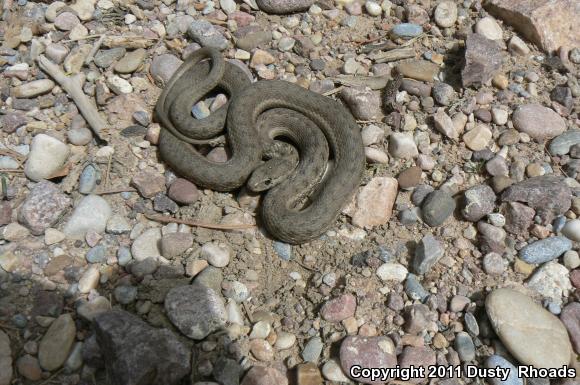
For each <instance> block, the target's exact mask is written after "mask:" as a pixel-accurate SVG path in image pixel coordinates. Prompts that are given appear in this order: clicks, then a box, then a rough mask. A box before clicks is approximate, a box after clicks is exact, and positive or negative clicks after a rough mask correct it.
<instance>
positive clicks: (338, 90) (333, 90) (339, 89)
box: [322, 86, 344, 96]
mask: <svg viewBox="0 0 580 385" xmlns="http://www.w3.org/2000/svg"><path fill="white" fill-rule="evenodd" d="M343 88H344V86H339V87H337V88H334V89H332V90H330V91H326V92H325V93H323V94H322V95H324V96H330V95H334V94H336V93H337V92H340V91H341V90H342V89H343Z"/></svg>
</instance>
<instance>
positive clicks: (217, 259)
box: [200, 242, 234, 268]
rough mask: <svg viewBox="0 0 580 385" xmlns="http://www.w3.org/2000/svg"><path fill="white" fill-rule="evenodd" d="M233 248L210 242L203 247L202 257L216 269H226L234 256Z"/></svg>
mask: <svg viewBox="0 0 580 385" xmlns="http://www.w3.org/2000/svg"><path fill="white" fill-rule="evenodd" d="M233 252H234V251H233V250H232V248H231V247H230V246H229V245H227V244H225V243H217V242H209V243H206V244H204V245H203V246H202V247H201V253H200V257H201V258H203V259H205V260H207V261H208V262H209V264H210V265H212V266H215V267H220V268H221V267H226V266H227V265H228V264H229V263H230V258H231V257H232V254H233Z"/></svg>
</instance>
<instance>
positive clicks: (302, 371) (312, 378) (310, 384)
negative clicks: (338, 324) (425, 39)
mask: <svg viewBox="0 0 580 385" xmlns="http://www.w3.org/2000/svg"><path fill="white" fill-rule="evenodd" d="M379 8H380V6H379ZM296 379H297V380H298V384H299V385H318V384H322V383H323V379H322V376H321V375H320V370H318V366H317V365H316V364H314V363H312V362H309V363H306V364H299V365H298V366H297V367H296Z"/></svg>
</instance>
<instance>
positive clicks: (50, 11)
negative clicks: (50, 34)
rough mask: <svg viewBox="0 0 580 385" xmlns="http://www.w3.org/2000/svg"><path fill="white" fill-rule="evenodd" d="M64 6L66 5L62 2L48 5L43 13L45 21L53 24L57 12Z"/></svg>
mask: <svg viewBox="0 0 580 385" xmlns="http://www.w3.org/2000/svg"><path fill="white" fill-rule="evenodd" d="M65 6H66V4H65V3H64V2H62V1H53V2H52V3H50V4H49V5H48V7H46V12H45V13H44V17H45V18H46V21H48V22H49V23H54V20H55V19H56V14H57V12H58V10H59V9H61V8H62V7H65Z"/></svg>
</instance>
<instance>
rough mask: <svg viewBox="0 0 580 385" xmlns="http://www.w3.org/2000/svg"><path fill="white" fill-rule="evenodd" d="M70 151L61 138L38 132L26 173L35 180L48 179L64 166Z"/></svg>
mask: <svg viewBox="0 0 580 385" xmlns="http://www.w3.org/2000/svg"><path fill="white" fill-rule="evenodd" d="M69 152H70V150H69V147H68V146H67V145H66V144H64V143H63V142H61V141H60V140H58V139H55V138H53V137H52V136H48V135H45V134H38V135H36V136H35V137H34V139H32V143H31V145H30V154H29V155H28V159H27V160H26V164H25V165H24V174H25V175H26V176H27V177H28V178H30V179H32V180H33V181H35V182H38V181H40V180H41V179H47V178H48V177H50V176H51V175H52V174H54V173H55V172H57V171H58V170H60V169H61V168H62V166H63V165H64V163H65V162H66V160H67V159H68V155H69Z"/></svg>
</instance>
